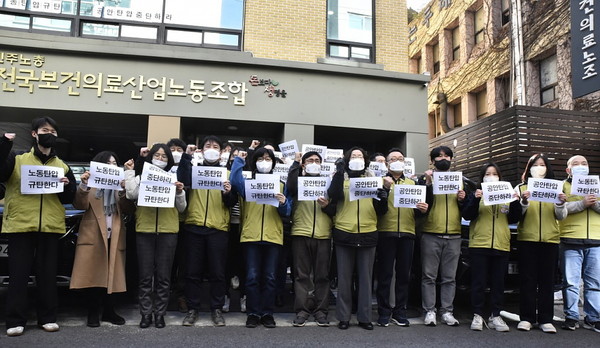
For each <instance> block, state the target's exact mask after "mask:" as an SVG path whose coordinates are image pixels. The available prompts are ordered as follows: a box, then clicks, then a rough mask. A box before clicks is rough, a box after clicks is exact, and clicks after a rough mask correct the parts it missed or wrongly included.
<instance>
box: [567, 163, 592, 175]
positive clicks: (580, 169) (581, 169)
mask: <svg viewBox="0 0 600 348" xmlns="http://www.w3.org/2000/svg"><path fill="white" fill-rule="evenodd" d="M589 173H590V167H588V166H582V165H580V166H573V167H571V175H572V176H575V175H588V174H589Z"/></svg>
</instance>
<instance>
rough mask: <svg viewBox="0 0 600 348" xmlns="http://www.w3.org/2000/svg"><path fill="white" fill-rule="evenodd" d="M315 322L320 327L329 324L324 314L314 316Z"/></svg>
mask: <svg viewBox="0 0 600 348" xmlns="http://www.w3.org/2000/svg"><path fill="white" fill-rule="evenodd" d="M315 322H316V323H317V325H318V326H321V327H328V326H329V320H327V316H326V315H321V316H318V317H315Z"/></svg>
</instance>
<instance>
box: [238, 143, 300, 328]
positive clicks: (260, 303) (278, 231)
mask: <svg viewBox="0 0 600 348" xmlns="http://www.w3.org/2000/svg"><path fill="white" fill-rule="evenodd" d="M246 156H247V153H246V152H245V151H239V152H238V156H237V157H236V158H235V160H234V161H233V165H232V166H231V175H230V177H229V180H230V181H231V186H232V187H233V188H234V190H235V192H237V193H238V194H239V195H240V197H241V198H242V201H241V207H240V208H241V213H242V214H241V220H242V221H241V224H242V232H241V235H240V242H241V243H242V248H243V249H244V254H245V261H246V297H247V300H246V311H247V313H248V317H247V318H246V327H248V328H255V327H257V326H258V325H259V324H262V325H263V326H264V327H266V328H274V327H275V326H276V323H275V319H274V318H273V310H274V308H275V296H276V280H275V273H276V268H277V263H278V261H279V253H280V250H281V246H282V245H283V223H282V221H281V218H280V216H289V215H290V211H291V204H290V202H289V201H288V200H287V199H286V197H285V195H284V194H283V193H277V194H275V198H276V199H277V201H278V202H279V205H278V206H277V207H275V206H272V205H270V204H258V203H257V202H252V201H249V200H248V199H247V197H246V188H245V182H246V180H245V179H244V177H243V176H242V169H243V168H244V165H245V162H246V161H245V158H246ZM275 162H276V159H275V155H274V154H273V151H271V150H269V149H266V148H264V147H261V148H259V149H257V150H256V151H254V157H253V158H252V159H251V160H250V161H249V163H250V168H251V170H252V176H253V178H256V174H257V173H259V174H272V173H273V168H274V167H275ZM281 186H283V184H282V185H281ZM280 189H282V187H280ZM284 192H285V191H284Z"/></svg>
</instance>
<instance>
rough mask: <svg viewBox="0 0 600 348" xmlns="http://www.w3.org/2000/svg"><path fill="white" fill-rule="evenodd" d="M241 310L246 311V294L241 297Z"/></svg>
mask: <svg viewBox="0 0 600 348" xmlns="http://www.w3.org/2000/svg"><path fill="white" fill-rule="evenodd" d="M240 312H242V313H246V295H244V296H242V298H240Z"/></svg>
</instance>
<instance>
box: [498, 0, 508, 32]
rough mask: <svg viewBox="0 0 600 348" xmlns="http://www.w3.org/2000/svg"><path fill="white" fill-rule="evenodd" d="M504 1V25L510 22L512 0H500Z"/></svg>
mask: <svg viewBox="0 0 600 348" xmlns="http://www.w3.org/2000/svg"><path fill="white" fill-rule="evenodd" d="M500 1H501V3H502V26H505V25H507V24H508V22H510V0H500Z"/></svg>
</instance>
